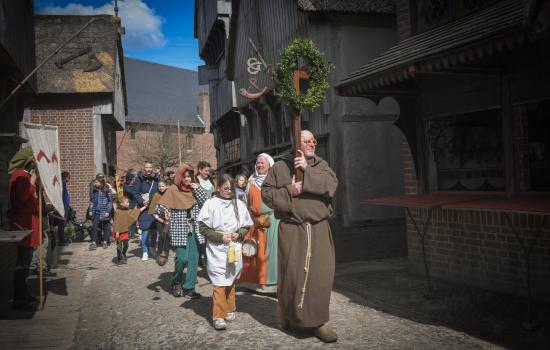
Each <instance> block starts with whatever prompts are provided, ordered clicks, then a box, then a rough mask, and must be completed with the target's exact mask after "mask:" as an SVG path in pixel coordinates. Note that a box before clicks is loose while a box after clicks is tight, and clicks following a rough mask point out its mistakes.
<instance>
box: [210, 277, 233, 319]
mask: <svg viewBox="0 0 550 350" xmlns="http://www.w3.org/2000/svg"><path fill="white" fill-rule="evenodd" d="M213 287H214V290H213V293H212V304H213V308H212V317H213V318H226V317H227V313H228V312H235V310H237V306H236V304H235V283H233V285H231V286H227V287H225V286H213Z"/></svg>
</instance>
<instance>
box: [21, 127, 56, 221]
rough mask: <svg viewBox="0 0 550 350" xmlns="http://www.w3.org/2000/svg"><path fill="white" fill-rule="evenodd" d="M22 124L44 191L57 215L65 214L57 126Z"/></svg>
mask: <svg viewBox="0 0 550 350" xmlns="http://www.w3.org/2000/svg"><path fill="white" fill-rule="evenodd" d="M23 125H24V126H25V129H27V137H28V139H29V144H30V145H31V148H32V153H33V154H34V159H35V160H36V165H37V167H38V172H39V174H40V183H41V184H42V188H43V189H44V193H45V194H46V196H47V197H48V199H49V200H50V202H51V203H52V205H53V206H54V208H55V210H57V212H58V213H59V215H61V216H65V208H64V207H63V185H62V183H61V167H60V164H59V162H60V159H59V139H58V134H57V126H50V125H40V124H30V123H23Z"/></svg>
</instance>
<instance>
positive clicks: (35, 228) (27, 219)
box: [8, 147, 40, 311]
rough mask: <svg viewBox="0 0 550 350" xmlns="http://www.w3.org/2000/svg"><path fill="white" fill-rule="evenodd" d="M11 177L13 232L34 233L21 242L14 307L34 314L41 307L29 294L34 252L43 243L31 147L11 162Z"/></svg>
mask: <svg viewBox="0 0 550 350" xmlns="http://www.w3.org/2000/svg"><path fill="white" fill-rule="evenodd" d="M8 174H9V175H10V178H9V183H8V186H9V187H8V188H9V197H10V209H9V211H8V219H9V222H10V230H32V232H31V233H30V234H29V235H28V236H26V237H25V238H24V239H23V240H22V241H20V242H18V243H17V262H16V265H15V271H14V276H13V307H14V308H15V309H17V310H23V311H33V310H34V309H36V307H37V305H36V303H37V299H36V298H35V297H33V296H31V295H30V293H29V289H28V286H27V277H28V276H29V265H30V263H31V260H32V255H33V251H34V249H35V248H36V247H37V246H38V245H39V244H40V228H39V219H38V210H39V207H38V192H37V185H38V169H37V168H36V162H35V161H34V158H33V154H32V150H31V148H30V147H27V148H23V149H21V150H19V152H17V153H16V154H15V156H14V157H13V158H12V159H11V160H10V162H9V165H8Z"/></svg>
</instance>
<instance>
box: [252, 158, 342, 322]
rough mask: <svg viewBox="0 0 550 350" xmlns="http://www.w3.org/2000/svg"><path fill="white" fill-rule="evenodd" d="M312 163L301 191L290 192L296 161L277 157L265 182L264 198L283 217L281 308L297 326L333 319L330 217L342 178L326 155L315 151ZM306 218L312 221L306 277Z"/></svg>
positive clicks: (332, 261) (278, 288)
mask: <svg viewBox="0 0 550 350" xmlns="http://www.w3.org/2000/svg"><path fill="white" fill-rule="evenodd" d="M307 163H308V166H307V167H306V169H305V171H304V181H303V193H302V194H301V195H299V196H298V197H292V195H291V183H292V175H293V174H294V169H293V162H286V161H278V162H277V163H275V164H274V165H273V167H272V168H271V169H270V170H269V173H268V174H267V178H266V179H265V181H264V183H263V185H262V199H263V201H264V203H265V204H266V205H267V206H269V207H270V208H273V210H274V211H275V217H276V218H277V219H280V220H281V223H280V226H279V254H278V260H279V266H278V268H279V271H278V273H279V278H278V283H277V298H278V300H279V308H280V311H281V312H282V314H283V315H284V316H285V317H286V318H287V319H288V320H289V321H290V323H291V324H292V325H294V326H299V327H318V326H321V325H323V324H325V323H326V322H328V320H329V303H330V293H331V291H332V283H333V281H334V266H335V260H334V243H333V240H332V234H331V232H330V226H329V223H328V220H327V219H328V218H329V217H330V216H331V215H332V206H331V199H332V197H333V196H334V193H335V192H336V187H337V186H338V179H337V178H336V175H335V174H334V172H333V171H332V169H330V167H329V165H328V163H327V162H326V161H324V160H323V159H321V158H319V157H317V156H314V157H313V158H310V159H308V161H307ZM291 169H292V170H291ZM306 223H310V224H311V231H310V233H311V250H310V251H311V258H310V260H309V269H307V270H308V272H307V281H306V269H305V265H306V264H307V259H306V255H307V252H308V234H307V224H306ZM304 286H305V292H304V294H303V295H302V291H303V288H304Z"/></svg>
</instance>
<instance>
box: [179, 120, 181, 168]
mask: <svg viewBox="0 0 550 350" xmlns="http://www.w3.org/2000/svg"><path fill="white" fill-rule="evenodd" d="M178 151H179V160H180V164H181V135H180V121H179V120H178ZM178 166H179V165H178Z"/></svg>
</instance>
